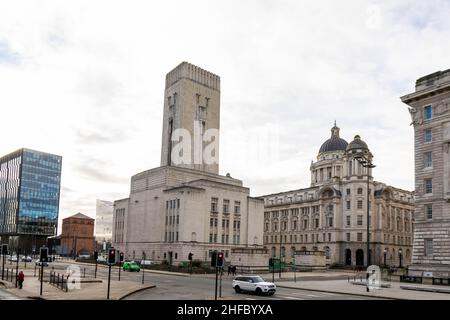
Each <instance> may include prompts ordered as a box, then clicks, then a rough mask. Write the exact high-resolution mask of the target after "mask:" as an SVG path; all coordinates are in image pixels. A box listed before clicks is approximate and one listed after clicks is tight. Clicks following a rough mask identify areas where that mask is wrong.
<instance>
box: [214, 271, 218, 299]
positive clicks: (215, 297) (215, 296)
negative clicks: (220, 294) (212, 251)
mask: <svg viewBox="0 0 450 320" xmlns="http://www.w3.org/2000/svg"><path fill="white" fill-rule="evenodd" d="M217 270H218V268H217V264H216V293H215V295H214V300H217V276H218V273H217Z"/></svg>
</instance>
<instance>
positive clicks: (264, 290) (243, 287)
mask: <svg viewBox="0 0 450 320" xmlns="http://www.w3.org/2000/svg"><path fill="white" fill-rule="evenodd" d="M232 285H233V288H234V290H235V291H236V292H237V293H239V292H242V291H248V292H254V293H256V294H268V295H273V294H274V293H275V291H276V290H277V287H276V286H275V284H274V283H272V282H266V281H265V280H264V279H263V278H261V277H260V276H237V277H236V278H234V280H233V284H232Z"/></svg>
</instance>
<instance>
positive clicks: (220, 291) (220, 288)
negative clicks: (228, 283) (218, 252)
mask: <svg viewBox="0 0 450 320" xmlns="http://www.w3.org/2000/svg"><path fill="white" fill-rule="evenodd" d="M219 272H220V285H219V297H220V298H222V267H220V269H219Z"/></svg>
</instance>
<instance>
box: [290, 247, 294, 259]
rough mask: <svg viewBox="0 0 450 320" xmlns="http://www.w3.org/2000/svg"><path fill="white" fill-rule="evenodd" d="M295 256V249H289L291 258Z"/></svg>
mask: <svg viewBox="0 0 450 320" xmlns="http://www.w3.org/2000/svg"><path fill="white" fill-rule="evenodd" d="M294 255H295V247H291V257H294Z"/></svg>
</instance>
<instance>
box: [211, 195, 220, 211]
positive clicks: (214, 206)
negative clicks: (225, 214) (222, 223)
mask: <svg viewBox="0 0 450 320" xmlns="http://www.w3.org/2000/svg"><path fill="white" fill-rule="evenodd" d="M218 203H219V199H218V198H211V212H217V205H218Z"/></svg>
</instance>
